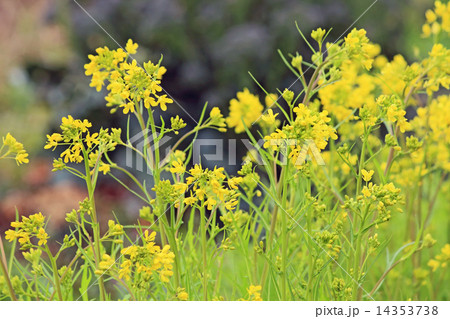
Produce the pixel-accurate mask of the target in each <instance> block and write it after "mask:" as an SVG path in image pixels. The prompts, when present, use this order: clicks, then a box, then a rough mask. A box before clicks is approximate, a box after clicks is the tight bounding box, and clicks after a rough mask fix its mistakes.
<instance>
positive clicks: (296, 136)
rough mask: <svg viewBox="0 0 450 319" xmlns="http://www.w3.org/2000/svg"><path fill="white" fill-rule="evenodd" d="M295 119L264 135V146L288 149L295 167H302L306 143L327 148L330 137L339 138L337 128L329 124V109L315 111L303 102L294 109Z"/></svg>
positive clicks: (318, 147)
mask: <svg viewBox="0 0 450 319" xmlns="http://www.w3.org/2000/svg"><path fill="white" fill-rule="evenodd" d="M293 111H294V113H295V120H294V121H293V122H292V124H288V125H285V126H284V127H283V128H282V129H277V130H276V131H275V132H273V133H272V134H270V135H268V136H266V137H264V139H265V143H264V147H265V148H269V149H271V150H274V151H278V150H281V151H283V150H286V154H285V155H287V156H288V158H289V159H290V161H291V163H292V164H294V166H295V167H297V168H300V167H302V165H303V164H304V162H305V160H306V155H307V151H308V149H309V147H308V148H305V146H306V145H305V143H310V141H313V142H314V146H315V148H316V149H317V150H318V151H320V150H323V149H325V147H326V146H327V144H328V142H327V141H328V139H330V138H332V139H337V135H336V131H335V129H334V128H333V127H332V126H330V125H329V124H328V122H330V120H331V119H330V118H329V117H328V112H327V111H322V112H318V111H313V110H311V109H309V108H308V107H306V106H305V105H303V104H299V105H298V106H297V107H295V108H294V109H293Z"/></svg>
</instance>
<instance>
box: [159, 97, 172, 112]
mask: <svg viewBox="0 0 450 319" xmlns="http://www.w3.org/2000/svg"><path fill="white" fill-rule="evenodd" d="M156 103H157V104H159V107H160V108H161V110H163V111H166V110H167V106H166V104H167V103H173V100H172V99H169V98H168V97H167V95H166V94H164V95H161V96H159V97H158V101H157V102H156Z"/></svg>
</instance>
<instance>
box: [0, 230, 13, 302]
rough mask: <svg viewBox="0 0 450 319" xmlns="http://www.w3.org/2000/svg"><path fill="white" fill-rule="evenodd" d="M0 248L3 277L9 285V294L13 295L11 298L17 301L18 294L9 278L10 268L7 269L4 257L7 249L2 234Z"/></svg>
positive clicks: (0, 266) (0, 265)
mask: <svg viewBox="0 0 450 319" xmlns="http://www.w3.org/2000/svg"><path fill="white" fill-rule="evenodd" d="M0 249H1V253H2V255H1V257H0V268H1V270H2V274H3V277H4V278H5V280H6V285H7V286H8V291H9V295H10V297H11V300H13V301H17V297H16V294H15V293H14V288H13V286H12V284H11V280H10V279H9V274H8V269H7V266H6V260H5V258H4V256H5V251H4V249H3V242H2V237H1V236H0Z"/></svg>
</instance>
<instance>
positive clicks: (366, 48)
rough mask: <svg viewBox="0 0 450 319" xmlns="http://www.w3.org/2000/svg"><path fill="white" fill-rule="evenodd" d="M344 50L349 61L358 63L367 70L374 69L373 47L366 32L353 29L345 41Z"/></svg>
mask: <svg viewBox="0 0 450 319" xmlns="http://www.w3.org/2000/svg"><path fill="white" fill-rule="evenodd" d="M343 48H344V49H345V50H346V53H347V55H348V58H349V59H352V60H354V61H358V62H359V63H361V64H362V65H363V66H364V68H365V69H366V70H370V69H371V68H372V63H373V58H372V56H371V53H372V50H373V47H372V44H370V43H369V39H368V38H367V36H366V30H364V29H359V30H358V29H356V28H355V29H353V30H352V31H351V32H350V33H349V34H348V35H347V36H346V37H345V39H344V45H343Z"/></svg>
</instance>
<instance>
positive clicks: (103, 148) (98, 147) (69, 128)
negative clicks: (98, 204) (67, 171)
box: [44, 115, 122, 174]
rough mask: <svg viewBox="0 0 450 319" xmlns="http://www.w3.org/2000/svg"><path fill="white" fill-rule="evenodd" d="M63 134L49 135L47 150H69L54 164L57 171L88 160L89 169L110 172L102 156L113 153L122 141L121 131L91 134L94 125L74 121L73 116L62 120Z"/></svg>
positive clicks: (114, 130)
mask: <svg viewBox="0 0 450 319" xmlns="http://www.w3.org/2000/svg"><path fill="white" fill-rule="evenodd" d="M60 127H61V130H62V133H61V134H60V133H53V134H52V135H47V140H48V141H47V144H46V145H45V146H44V148H45V149H53V150H54V149H55V148H56V147H57V146H59V145H63V146H66V147H67V148H66V149H65V150H64V151H63V152H62V153H61V154H60V158H59V159H58V160H55V161H54V162H53V167H54V169H55V170H61V169H64V168H65V167H66V166H65V164H67V163H69V162H70V163H81V162H83V161H84V160H87V162H88V163H89V167H92V168H94V169H98V170H99V171H102V172H103V173H104V174H106V173H108V172H109V170H110V165H108V164H106V163H103V162H102V161H101V160H100V158H101V155H102V154H104V153H106V152H109V151H113V150H114V149H115V147H116V145H117V144H118V143H122V141H121V139H120V134H121V129H115V128H113V129H111V133H109V129H101V130H100V131H99V132H98V133H93V134H91V133H90V132H89V128H90V127H92V124H91V123H90V122H89V121H88V120H83V121H82V120H79V119H74V118H73V117H72V116H71V115H69V116H67V117H63V118H62V123H61V126H60Z"/></svg>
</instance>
